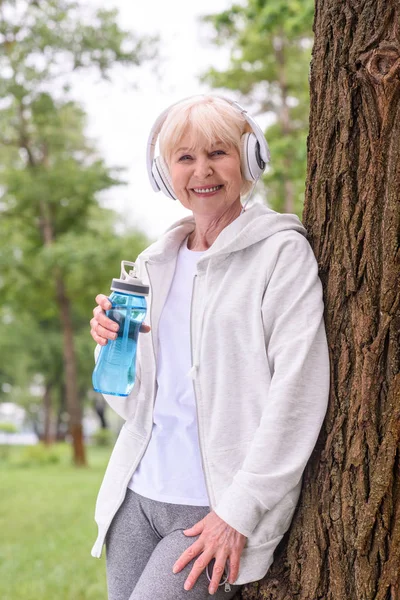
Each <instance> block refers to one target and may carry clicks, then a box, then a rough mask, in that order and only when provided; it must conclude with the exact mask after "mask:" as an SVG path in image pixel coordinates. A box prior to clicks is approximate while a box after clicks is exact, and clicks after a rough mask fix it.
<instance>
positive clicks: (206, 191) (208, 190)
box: [192, 185, 223, 194]
mask: <svg viewBox="0 0 400 600" xmlns="http://www.w3.org/2000/svg"><path fill="white" fill-rule="evenodd" d="M222 187H223V186H222V185H213V186H210V187H206V188H192V189H193V191H194V192H196V194H213V193H214V192H218V190H220V189H221V188H222Z"/></svg>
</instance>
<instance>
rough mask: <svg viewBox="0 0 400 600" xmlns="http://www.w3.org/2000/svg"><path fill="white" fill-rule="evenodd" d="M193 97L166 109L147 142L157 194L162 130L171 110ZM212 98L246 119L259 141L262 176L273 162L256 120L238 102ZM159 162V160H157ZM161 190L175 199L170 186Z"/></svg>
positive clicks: (150, 166)
mask: <svg viewBox="0 0 400 600" xmlns="http://www.w3.org/2000/svg"><path fill="white" fill-rule="evenodd" d="M193 97H195V96H188V97H186V98H183V99H182V100H179V101H178V102H174V103H173V104H171V105H170V106H169V107H168V108H166V109H165V110H164V111H163V112H162V113H161V114H160V115H159V116H158V117H157V119H156V121H155V122H154V125H153V127H152V128H151V131H150V134H149V138H148V141H147V149H146V166H147V173H148V176H149V179H150V183H151V186H152V188H153V190H154V191H155V192H158V191H160V185H159V182H157V181H156V179H155V176H154V155H155V151H156V144H157V138H158V135H159V133H160V131H161V129H162V126H163V125H164V122H165V120H166V118H167V116H168V114H169V112H170V110H171V109H172V108H173V107H174V106H176V105H177V104H181V102H184V101H185V100H189V98H193ZM211 97H212V98H220V99H221V100H224V101H225V102H227V103H228V104H230V105H231V106H233V107H234V108H236V109H237V110H238V111H239V112H240V113H241V114H242V115H243V117H244V118H245V119H246V121H247V123H248V124H249V125H250V127H251V129H252V132H253V133H254V135H255V137H256V139H257V142H258V154H259V157H260V158H261V160H262V163H263V164H261V165H259V166H260V169H261V173H260V175H261V174H262V172H263V170H264V168H265V166H266V165H267V163H269V162H270V160H271V155H270V151H269V148H268V144H267V141H266V139H265V137H264V134H263V132H262V129H261V128H260V126H259V125H258V124H257V123H256V122H255V120H254V119H253V118H252V117H250V115H249V114H248V113H247V111H246V109H245V108H243V106H241V105H240V104H239V103H238V102H236V100H230V99H229V98H225V97H224V96H217V95H212V96H211ZM160 158H161V157H160ZM157 160H159V159H157ZM161 189H163V191H164V192H166V193H167V195H168V196H170V197H172V198H173V195H172V194H171V190H170V189H169V187H168V185H167V190H165V189H164V186H162V188H161Z"/></svg>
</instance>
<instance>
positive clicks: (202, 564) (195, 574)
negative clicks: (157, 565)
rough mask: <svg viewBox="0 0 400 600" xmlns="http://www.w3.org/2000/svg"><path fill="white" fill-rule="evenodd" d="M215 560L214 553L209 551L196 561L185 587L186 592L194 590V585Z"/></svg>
mask: <svg viewBox="0 0 400 600" xmlns="http://www.w3.org/2000/svg"><path fill="white" fill-rule="evenodd" d="M213 558H214V553H213V552H212V551H210V550H208V551H206V552H203V553H202V554H200V556H199V557H198V558H197V560H195V561H194V564H193V567H192V570H191V571H190V573H189V575H188V576H187V578H186V581H185V583H184V586H183V587H184V589H185V590H186V591H188V590H191V589H192V587H193V586H194V584H195V583H196V581H197V580H198V578H199V577H200V575H201V574H202V572H203V571H204V569H205V568H206V567H207V565H208V563H209V562H210V561H211V560H212V559H213ZM219 568H220V565H219V567H218V569H219ZM223 572H224V568H223V567H222V572H221V575H222V573H223ZM220 579H221V577H220ZM217 587H218V585H217ZM210 593H211V592H210Z"/></svg>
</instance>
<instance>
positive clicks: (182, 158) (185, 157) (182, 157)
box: [179, 154, 192, 162]
mask: <svg viewBox="0 0 400 600" xmlns="http://www.w3.org/2000/svg"><path fill="white" fill-rule="evenodd" d="M191 158H192V157H191V156H190V155H189V154H184V155H183V156H181V157H180V159H179V162H184V161H185V160H189V159H191Z"/></svg>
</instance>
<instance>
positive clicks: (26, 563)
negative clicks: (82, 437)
mask: <svg viewBox="0 0 400 600" xmlns="http://www.w3.org/2000/svg"><path fill="white" fill-rule="evenodd" d="M52 452H53V458H51V459H50V461H49V462H47V463H46V460H44V461H43V463H44V464H40V462H39V461H40V460H42V457H41V456H39V457H38V456H35V450H33V448H31V449H30V450H29V449H21V448H12V449H11V450H8V449H7V452H3V453H1V452H0V481H1V483H0V489H1V492H0V539H1V541H0V598H1V600H55V599H57V600H106V598H107V591H106V580H105V562H104V554H103V558H102V559H101V560H98V559H95V558H92V557H91V556H90V550H91V547H92V545H93V543H94V540H95V538H96V526H95V523H94V520H93V514H94V505H95V500H96V495H97V492H98V489H99V486H100V483H101V479H102V477H103V474H104V470H105V466H106V463H107V459H108V456H109V454H110V449H108V448H88V458H89V465H90V466H89V467H87V468H81V469H77V468H74V467H73V466H71V464H70V454H71V451H70V449H69V448H67V447H65V446H57V448H56V449H55V450H53V451H52ZM32 453H33V458H32ZM38 454H43V455H45V454H46V453H45V452H44V453H43V452H42V453H40V452H39V453H38ZM51 461H53V462H51ZM57 461H58V462H57Z"/></svg>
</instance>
